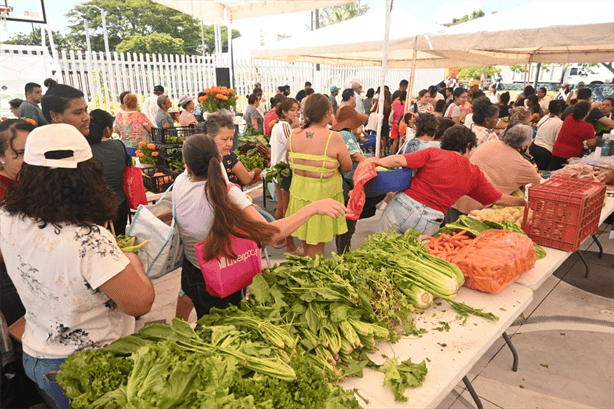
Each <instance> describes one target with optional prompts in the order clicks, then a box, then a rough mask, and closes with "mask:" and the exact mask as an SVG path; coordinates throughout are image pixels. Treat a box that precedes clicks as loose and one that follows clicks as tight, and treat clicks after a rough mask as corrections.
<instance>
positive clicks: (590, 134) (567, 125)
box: [552, 115, 595, 159]
mask: <svg viewBox="0 0 614 409" xmlns="http://www.w3.org/2000/svg"><path fill="white" fill-rule="evenodd" d="M594 138H595V129H594V128H593V126H592V125H591V124H589V123H588V122H585V121H576V120H575V119H574V118H573V116H571V115H567V118H565V120H564V121H563V126H562V127H561V130H560V131H559V136H557V138H556V141H555V142H554V146H553V147H552V155H553V156H558V157H559V158H565V159H569V158H576V157H580V156H581V155H582V151H583V150H584V144H583V142H584V141H586V140H589V139H594Z"/></svg>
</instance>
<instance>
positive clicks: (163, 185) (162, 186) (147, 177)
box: [142, 166, 179, 193]
mask: <svg viewBox="0 0 614 409" xmlns="http://www.w3.org/2000/svg"><path fill="white" fill-rule="evenodd" d="M142 170H143V184H144V185H145V187H146V188H147V190H149V191H150V192H152V193H162V192H164V191H166V189H168V187H169V186H170V185H171V184H172V183H173V182H174V181H175V179H177V176H179V172H173V171H172V170H169V169H167V168H165V167H163V166H152V167H150V168H143V169H142ZM157 173H162V174H163V175H158V176H154V175H155V174H157Z"/></svg>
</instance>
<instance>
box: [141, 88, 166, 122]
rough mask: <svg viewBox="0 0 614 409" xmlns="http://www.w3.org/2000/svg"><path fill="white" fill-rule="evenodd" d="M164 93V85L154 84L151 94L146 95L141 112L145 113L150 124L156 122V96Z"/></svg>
mask: <svg viewBox="0 0 614 409" xmlns="http://www.w3.org/2000/svg"><path fill="white" fill-rule="evenodd" d="M163 94H164V87H163V86H162V85H156V86H155V87H154V89H153V95H151V96H149V97H147V99H146V100H145V102H143V106H142V107H141V112H142V113H144V114H145V115H147V118H148V119H149V120H150V121H151V123H152V124H155V123H156V112H157V111H158V97H159V96H160V95H163Z"/></svg>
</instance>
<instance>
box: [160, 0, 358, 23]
mask: <svg viewBox="0 0 614 409" xmlns="http://www.w3.org/2000/svg"><path fill="white" fill-rule="evenodd" d="M153 1H154V2H155V3H159V4H162V5H164V6H167V7H170V8H172V9H175V10H178V11H181V12H182V13H186V14H189V15H191V16H193V17H196V18H199V19H201V20H205V21H209V22H211V23H213V24H222V21H236V20H242V19H246V18H252V17H262V16H270V15H275V14H286V13H295V12H298V11H307V10H315V9H320V8H324V7H332V6H338V5H341V4H346V3H351V2H353V1H354V0H325V1H322V0H301V1H296V0H294V1H286V0H275V1H259V0H249V1H245V0H225V1H224V0H207V1H203V0H153Z"/></svg>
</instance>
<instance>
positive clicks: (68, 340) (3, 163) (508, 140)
mask: <svg viewBox="0 0 614 409" xmlns="http://www.w3.org/2000/svg"><path fill="white" fill-rule="evenodd" d="M44 85H45V87H47V90H46V92H45V94H44V95H43V92H42V87H41V86H40V85H38V84H36V83H28V84H26V86H25V94H26V99H25V100H24V101H21V100H13V101H11V107H12V108H14V109H15V112H14V113H15V114H16V116H17V117H18V118H25V119H10V120H5V121H3V122H2V123H1V124H0V200H1V202H0V273H1V274H2V297H1V298H0V301H1V302H2V314H3V316H4V319H5V320H6V324H7V325H9V326H10V325H11V324H12V323H14V322H15V321H16V320H17V319H19V318H20V317H21V316H24V315H25V321H26V329H25V332H24V335H23V338H22V343H23V351H24V354H23V366H24V368H25V372H26V374H27V376H28V377H29V378H31V379H32V380H33V381H34V382H36V384H37V385H38V386H39V387H40V389H41V390H43V391H44V392H45V393H46V394H47V395H48V396H49V397H50V398H51V399H52V400H53V401H54V403H55V405H56V406H57V407H59V408H64V407H69V403H68V400H67V399H66V397H65V395H64V393H63V391H62V389H61V388H60V387H59V385H58V384H57V383H56V382H55V381H54V379H53V377H52V376H50V374H54V373H57V370H58V369H59V367H60V365H61V364H62V362H63V361H64V360H65V358H66V357H67V356H68V355H69V354H71V353H72V352H74V351H78V350H82V349H89V348H100V347H102V346H104V345H106V344H108V343H110V342H112V341H114V340H116V339H118V338H119V337H121V336H123V335H126V334H128V333H130V331H131V329H132V330H133V329H134V317H138V316H141V315H143V314H146V313H147V312H148V311H149V310H150V308H151V305H152V303H153V300H154V295H155V293H154V290H153V286H152V283H151V281H150V280H149V278H147V276H146V275H145V273H144V271H143V267H142V264H141V262H140V260H139V258H138V257H137V256H135V255H132V254H124V253H122V252H121V250H120V249H119V248H118V246H117V244H116V242H115V240H114V237H113V235H112V234H111V233H110V232H109V228H110V227H111V225H112V226H113V231H114V232H115V233H116V234H124V233H125V231H126V226H127V222H128V214H129V208H128V204H127V200H126V196H125V194H124V192H123V189H122V182H123V173H124V171H125V169H126V167H127V166H132V157H133V156H135V154H136V151H137V150H138V149H139V143H141V142H143V141H145V142H149V141H150V140H151V134H152V132H153V131H154V129H156V128H161V129H164V128H171V127H175V126H176V124H175V123H176V122H178V124H179V126H193V125H197V124H198V123H199V122H203V121H204V122H205V125H206V127H205V129H206V132H205V133H197V134H196V135H193V136H191V137H189V138H188V139H187V140H186V141H185V142H184V143H183V148H182V153H183V162H184V166H185V172H184V173H182V174H181V175H180V176H179V177H178V178H177V180H176V181H175V184H174V187H173V192H172V197H173V201H174V203H175V206H176V214H177V216H176V221H177V225H178V228H179V234H180V236H181V239H182V241H183V243H184V255H183V268H182V276H181V289H182V293H181V294H182V296H181V297H180V299H184V300H188V302H189V303H190V304H189V305H190V308H191V305H193V306H194V307H195V309H196V313H197V316H198V317H201V316H203V315H205V314H207V313H208V312H209V310H210V309H211V308H213V307H217V308H225V307H227V306H228V305H230V304H237V303H238V302H239V301H240V300H241V299H242V297H243V296H244V294H243V292H242V291H238V292H237V293H235V294H232V295H230V296H228V297H226V298H218V297H215V296H213V295H211V294H210V293H209V292H208V291H207V286H206V283H205V281H204V278H203V274H202V272H201V270H200V265H199V262H198V259H197V256H196V253H195V249H194V245H195V244H197V243H199V242H202V241H203V240H206V246H205V253H206V257H208V259H211V258H215V257H217V256H219V255H221V254H223V255H226V256H230V255H231V254H229V253H228V248H229V244H230V240H231V237H232V236H241V237H243V236H244V237H247V238H249V239H251V240H253V241H255V242H257V243H260V244H262V245H264V244H270V245H273V246H275V247H277V248H284V247H285V248H286V250H285V252H287V253H290V254H298V255H304V256H309V257H315V256H316V255H317V254H318V253H320V252H322V251H323V250H324V246H325V244H326V243H329V242H332V241H333V240H334V241H335V245H336V251H337V252H338V253H343V252H345V251H348V250H349V249H350V248H351V240H352V235H353V233H354V232H355V230H356V225H357V222H358V220H356V219H364V218H368V217H372V216H374V215H375V213H376V209H377V208H381V207H383V208H384V210H383V213H382V214H381V219H380V225H379V229H380V230H381V231H387V230H389V229H393V230H394V231H396V232H399V233H403V232H405V231H407V230H408V229H415V230H417V231H419V232H420V233H422V234H424V235H427V236H428V235H432V234H433V233H435V232H436V231H437V230H438V229H439V228H440V226H441V225H442V223H445V222H449V221H454V220H456V219H457V218H458V217H459V216H460V215H461V214H467V213H469V212H471V211H472V210H475V209H480V208H482V207H484V206H488V205H492V204H499V205H503V206H522V205H524V199H523V198H522V197H515V196H512V195H511V194H512V193H513V192H514V191H516V190H518V189H522V188H523V187H525V186H526V185H528V184H537V183H540V180H541V176H540V174H539V172H538V169H539V170H556V169H558V168H560V167H561V166H564V165H565V163H567V160H568V159H569V158H572V157H578V156H581V155H582V154H583V152H584V151H585V150H586V149H590V148H592V147H594V146H595V145H596V143H597V142H596V141H597V137H596V133H595V128H596V127H600V130H601V131H602V132H601V133H604V132H607V131H609V130H610V129H612V128H613V127H614V122H613V121H612V114H611V109H612V103H613V100H612V98H606V100H605V101H603V102H602V103H601V104H599V105H596V104H591V90H590V89H588V88H586V87H579V89H578V90H577V91H576V94H575V95H571V94H570V93H566V91H565V89H562V91H561V92H560V93H559V94H558V95H557V97H555V98H554V99H550V98H549V97H548V96H547V91H546V90H545V89H544V88H540V89H539V90H537V91H536V90H535V89H534V88H533V87H531V86H528V87H525V88H524V90H523V92H522V93H521V94H520V95H519V96H518V97H517V98H516V99H515V101H514V102H513V103H512V104H510V94H509V93H508V92H503V93H500V92H499V91H498V90H497V88H496V87H495V86H492V87H491V88H490V89H489V91H488V93H489V95H486V94H485V93H484V92H483V91H482V90H481V89H480V81H479V80H472V81H470V82H469V83H468V84H467V88H464V87H462V86H458V85H457V84H455V83H450V82H441V83H440V84H437V85H432V86H430V87H428V88H425V89H422V90H420V91H419V92H417V93H416V95H415V97H414V98H412V96H411V90H409V89H408V85H409V84H408V81H407V80H403V81H401V82H400V84H399V87H398V89H397V90H395V91H394V92H392V93H391V92H390V89H389V88H388V87H387V86H386V87H384V89H383V90H381V89H379V88H377V89H373V88H369V89H368V90H366V92H365V93H364V97H363V86H362V83H361V82H360V81H359V80H358V79H352V80H350V81H348V82H347V83H346V84H344V86H343V87H337V86H332V87H330V88H329V89H328V91H329V92H328V93H327V94H320V93H316V92H315V90H314V89H313V88H312V84H311V83H310V82H306V83H305V86H304V88H303V89H301V90H299V92H298V93H297V94H296V97H295V98H292V97H290V88H289V87H288V86H280V87H278V88H277V91H276V92H277V93H276V95H275V96H274V97H273V98H271V99H270V101H266V100H265V99H264V98H263V95H264V93H263V91H262V88H261V85H260V84H258V83H257V84H255V87H254V89H253V92H252V93H251V94H250V95H249V96H247V108H246V109H245V112H244V114H243V118H244V120H245V124H246V125H247V126H251V127H253V128H254V129H257V130H259V131H261V132H263V133H264V134H265V135H267V136H268V137H270V150H269V151H268V152H269V153H270V162H271V166H276V165H278V164H280V163H286V164H287V165H288V166H289V168H290V169H291V171H292V172H291V176H278V177H277V179H276V180H275V192H276V196H277V208H276V210H275V215H274V217H273V216H271V215H269V214H268V213H267V212H266V211H263V209H259V208H258V207H257V206H255V205H254V204H253V203H252V202H251V201H250V200H248V198H247V197H246V196H245V194H244V193H242V187H243V186H244V185H248V184H251V183H253V182H254V181H256V180H258V178H259V177H260V174H261V172H262V171H263V169H259V168H255V169H252V170H250V171H249V172H248V171H247V169H246V168H245V166H244V165H243V164H242V163H241V161H240V160H239V157H238V156H237V155H236V154H235V153H234V152H233V151H232V146H233V138H234V135H235V114H234V113H232V112H229V111H226V110H220V111H218V112H216V113H210V114H208V115H207V116H206V118H204V117H203V112H202V109H201V107H200V106H197V105H195V103H194V97H191V96H189V95H184V96H182V97H181V98H180V99H179V104H178V108H180V109H181V111H182V112H181V114H180V115H176V114H177V113H176V112H175V111H173V110H172V109H171V108H172V106H173V104H172V102H171V99H170V98H169V97H168V95H167V94H165V90H164V87H163V86H161V85H157V86H155V87H154V89H153V94H152V95H151V96H149V97H147V98H146V99H145V101H144V103H143V104H142V107H141V109H139V104H138V97H137V96H136V95H135V94H133V93H131V92H123V93H122V94H121V95H120V97H119V99H120V108H119V109H118V110H117V111H116V112H115V117H114V116H113V115H111V114H110V113H108V112H105V111H103V110H100V109H96V110H94V111H92V112H91V113H90V112H88V105H87V102H86V100H85V96H84V94H83V92H81V91H80V90H78V89H75V88H73V87H70V86H67V85H64V84H57V83H56V82H55V81H53V80H46V81H45V82H44ZM382 93H383V95H382ZM380 95H382V99H381V100H380ZM570 97H572V98H570ZM382 101H383V107H382V108H383V109H382V111H383V113H384V121H383V123H381V125H378V120H377V119H378V118H377V116H378V108H379V104H380V103H382ZM265 102H269V103H270V109H266V108H265ZM39 105H40V106H39ZM536 116H537V117H540V120H539V121H537V122H536V123H533V122H532V121H533V120H534V119H535V117H536ZM378 126H381V128H379V129H378V128H377V127H378ZM113 133H116V134H117V135H118V137H119V139H113V138H112V136H113ZM377 133H379V134H380V136H381V150H380V151H379V152H374V155H370V154H369V153H368V152H367V151H366V149H365V147H366V146H367V142H368V141H373V138H375V136H374V135H375V134H377ZM584 143H586V145H584ZM370 156H375V157H370ZM375 166H383V167H387V168H408V169H413V178H412V181H411V184H410V185H409V187H407V188H406V189H405V190H403V191H399V192H391V193H389V194H388V195H385V194H383V195H379V196H377V197H368V198H367V199H366V202H365V203H364V204H363V205H362V207H361V208H360V212H359V214H358V215H357V217H352V218H351V219H350V218H346V211H347V209H348V208H349V207H350V200H351V199H350V194H349V193H350V191H351V190H352V189H354V180H355V175H362V172H363V170H364V169H366V168H367V167H375ZM357 188H358V189H360V187H357ZM352 210H354V208H352ZM295 238H296V239H298V240H299V241H300V245H298V244H297V243H296V241H295ZM127 289H130V290H129V291H128V290H127ZM183 293H185V295H183ZM183 318H186V319H187V316H184V317H183Z"/></svg>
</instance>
